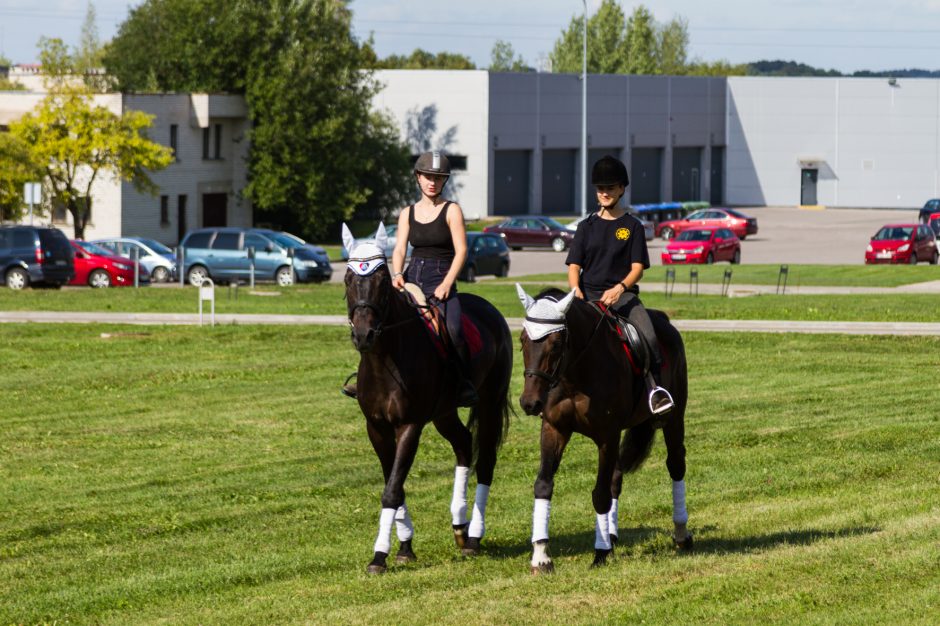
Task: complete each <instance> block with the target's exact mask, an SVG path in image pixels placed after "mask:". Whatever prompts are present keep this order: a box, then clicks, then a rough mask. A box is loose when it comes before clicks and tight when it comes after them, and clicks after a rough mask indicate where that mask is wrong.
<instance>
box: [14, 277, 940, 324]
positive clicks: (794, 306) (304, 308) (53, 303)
mask: <svg viewBox="0 0 940 626" xmlns="http://www.w3.org/2000/svg"><path fill="white" fill-rule="evenodd" d="M899 269H900V268H899ZM563 285H564V283H560V282H549V281H542V280H538V279H535V278H528V277H527V278H526V280H525V289H526V290H527V291H528V292H529V293H530V294H531V295H533V296H534V295H535V294H537V293H538V292H539V290H540V289H541V288H542V287H546V286H554V287H560V286H563ZM458 288H459V290H460V291H462V292H466V293H476V294H479V295H480V296H482V297H484V298H486V299H487V300H489V301H490V302H492V303H493V304H494V305H495V306H496V308H498V309H499V310H500V311H501V312H502V313H503V315H505V316H507V317H521V316H522V314H523V311H522V306H521V305H520V303H519V298H518V296H517V295H516V287H515V284H514V283H504V282H495V281H485V282H479V283H474V284H466V283H460V284H459V286H458ZM673 294H674V295H673V297H671V298H666V297H665V294H664V293H663V290H662V289H661V288H651V287H649V286H648V285H647V286H646V288H645V289H643V290H642V294H641V297H642V299H643V303H644V304H645V305H646V306H647V307H651V308H657V309H663V310H665V311H666V312H668V313H669V315H670V316H672V317H674V318H678V319H761V320H805V321H871V322H878V321H881V322H936V321H940V314H938V298H937V296H936V294H930V293H927V294H911V293H890V294H851V295H832V294H820V295H792V294H787V295H762V296H751V297H746V298H723V297H720V296H706V295H700V296H692V295H689V290H688V284H687V283H686V284H683V283H681V282H678V283H677V285H676V288H675V290H674V292H673ZM197 298H198V293H197V291H196V289H195V288H193V287H185V288H178V287H172V288H152V287H151V288H146V289H108V290H97V289H64V290H59V291H56V290H25V291H10V290H9V289H0V311H63V312H64V311H101V312H120V313H189V314H195V313H196V312H197V311H198V299H197ZM204 308H205V310H206V312H208V302H207V303H205V304H204ZM216 313H218V314H288V315H345V314H346V301H345V299H344V287H343V285H341V284H335V283H334V284H324V285H301V286H297V287H287V288H277V287H274V286H271V285H265V286H260V287H258V289H256V290H254V292H252V291H251V290H249V289H248V288H246V287H241V288H239V290H238V296H237V297H236V296H235V292H234V291H229V290H228V288H227V287H224V286H223V287H220V288H218V289H217V291H216Z"/></svg>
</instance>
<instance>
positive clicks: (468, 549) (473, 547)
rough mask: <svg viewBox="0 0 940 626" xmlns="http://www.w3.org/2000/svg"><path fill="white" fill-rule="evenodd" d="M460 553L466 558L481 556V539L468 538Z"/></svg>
mask: <svg viewBox="0 0 940 626" xmlns="http://www.w3.org/2000/svg"><path fill="white" fill-rule="evenodd" d="M460 553H461V554H462V555H464V556H477V555H478V554H480V537H468V538H467V540H466V541H465V542H464V544H463V547H462V548H461V549H460Z"/></svg>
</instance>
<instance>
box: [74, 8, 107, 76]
mask: <svg viewBox="0 0 940 626" xmlns="http://www.w3.org/2000/svg"><path fill="white" fill-rule="evenodd" d="M96 15H97V14H96V12H95V5H94V4H92V3H90V2H89V3H88V8H87V9H86V12H85V21H84V22H82V32H81V38H80V42H79V45H78V47H77V48H75V51H74V53H73V55H72V58H73V60H74V64H75V71H76V73H77V74H78V75H80V76H81V77H82V80H84V81H85V84H86V85H88V87H89V88H91V89H92V90H93V91H99V92H100V91H106V90H107V89H108V88H109V81H108V78H107V77H106V76H105V74H104V73H103V71H102V68H103V67H104V46H102V45H101V41H100V39H98V25H97V22H96Z"/></svg>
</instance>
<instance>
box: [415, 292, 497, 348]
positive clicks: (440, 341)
mask: <svg viewBox="0 0 940 626" xmlns="http://www.w3.org/2000/svg"><path fill="white" fill-rule="evenodd" d="M402 291H403V292H404V294H405V297H406V298H408V300H409V301H410V302H411V304H412V306H414V307H415V309H416V310H417V312H418V315H419V316H421V319H422V320H423V321H424V325H425V328H427V330H428V332H429V333H430V334H431V337H432V338H433V339H434V345H435V346H436V347H437V350H438V352H439V353H440V355H441V356H442V357H446V356H447V354H448V350H449V349H450V348H451V347H452V346H451V339H450V334H449V333H448V332H447V324H446V323H445V321H444V315H443V313H442V312H441V309H440V308H438V307H436V306H431V305H430V304H428V299H427V297H425V295H424V292H423V291H421V287H419V286H418V285H416V284H414V283H405V287H404V289H403V290H402ZM460 327H461V330H463V337H464V341H466V343H467V350H468V351H469V352H470V358H475V357H476V356H477V355H478V354H479V353H480V351H481V350H482V349H483V338H482V337H481V335H480V329H479V328H477V325H476V324H474V323H473V320H472V319H470V318H469V317H468V316H467V315H461V316H460Z"/></svg>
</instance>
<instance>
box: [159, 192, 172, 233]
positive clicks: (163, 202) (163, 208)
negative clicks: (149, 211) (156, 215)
mask: <svg viewBox="0 0 940 626" xmlns="http://www.w3.org/2000/svg"><path fill="white" fill-rule="evenodd" d="M169 223H170V196H160V225H161V226H166V225H167V224H169Z"/></svg>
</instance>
